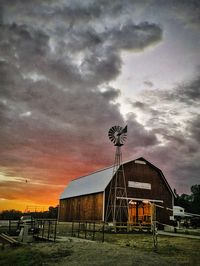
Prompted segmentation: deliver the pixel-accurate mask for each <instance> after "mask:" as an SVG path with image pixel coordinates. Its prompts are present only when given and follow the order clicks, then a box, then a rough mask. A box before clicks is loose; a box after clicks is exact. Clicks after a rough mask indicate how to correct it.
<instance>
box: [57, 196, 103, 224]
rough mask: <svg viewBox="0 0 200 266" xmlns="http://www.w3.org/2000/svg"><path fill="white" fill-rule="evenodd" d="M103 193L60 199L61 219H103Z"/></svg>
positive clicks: (68, 220) (67, 220)
mask: <svg viewBox="0 0 200 266" xmlns="http://www.w3.org/2000/svg"><path fill="white" fill-rule="evenodd" d="M102 213H103V193H96V194H90V195H84V196H79V197H73V198H68V199H63V200H60V212H59V221H66V222H70V221H84V220H87V221H89V220H92V221H101V220H102Z"/></svg>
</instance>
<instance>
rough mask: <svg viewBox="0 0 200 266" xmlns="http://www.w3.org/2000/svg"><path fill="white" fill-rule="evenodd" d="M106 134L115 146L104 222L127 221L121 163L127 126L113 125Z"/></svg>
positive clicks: (126, 203)
mask: <svg viewBox="0 0 200 266" xmlns="http://www.w3.org/2000/svg"><path fill="white" fill-rule="evenodd" d="M108 136H109V138H110V140H111V142H113V143H114V146H116V152H115V160H114V165H113V175H112V180H111V184H110V190H109V194H108V200H107V207H106V215H105V221H106V222H113V225H116V223H121V222H127V220H128V201H127V191H126V181H125V175H124V168H123V164H122V152H121V146H123V145H124V142H125V140H126V137H127V126H125V127H124V128H122V127H120V126H113V127H111V128H110V130H109V131H108Z"/></svg>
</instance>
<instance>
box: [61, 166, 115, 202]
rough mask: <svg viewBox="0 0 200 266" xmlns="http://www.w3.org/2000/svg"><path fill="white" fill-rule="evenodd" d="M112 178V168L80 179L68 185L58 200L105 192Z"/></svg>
mask: <svg viewBox="0 0 200 266" xmlns="http://www.w3.org/2000/svg"><path fill="white" fill-rule="evenodd" d="M112 176H113V167H109V168H106V169H103V170H100V171H98V172H94V173H92V174H89V175H87V176H83V177H80V178H78V179H75V180H73V181H71V182H70V183H69V185H68V186H67V187H66V188H65V190H64V192H63V193H62V194H61V196H60V199H67V198H71V197H76V196H82V195H87V194H92V193H98V192H102V191H104V190H105V188H106V187H107V185H108V184H109V182H110V181H111V179H112Z"/></svg>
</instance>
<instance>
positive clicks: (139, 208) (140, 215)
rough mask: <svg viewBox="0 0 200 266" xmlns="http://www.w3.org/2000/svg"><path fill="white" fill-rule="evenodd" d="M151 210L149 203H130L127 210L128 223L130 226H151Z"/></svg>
mask: <svg viewBox="0 0 200 266" xmlns="http://www.w3.org/2000/svg"><path fill="white" fill-rule="evenodd" d="M151 217H152V209H151V204H150V203H149V202H142V201H140V202H139V201H134V202H133V201H132V202H131V203H130V204H129V209H128V222H129V223H130V224H135V225H137V224H151V219H152V218H151Z"/></svg>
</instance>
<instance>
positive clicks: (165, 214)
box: [105, 161, 173, 223]
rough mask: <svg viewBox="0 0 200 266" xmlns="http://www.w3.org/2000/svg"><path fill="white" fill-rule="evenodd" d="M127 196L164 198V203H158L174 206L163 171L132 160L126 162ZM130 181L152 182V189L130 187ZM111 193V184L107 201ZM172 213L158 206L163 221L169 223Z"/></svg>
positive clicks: (158, 215) (158, 214)
mask: <svg viewBox="0 0 200 266" xmlns="http://www.w3.org/2000/svg"><path fill="white" fill-rule="evenodd" d="M124 171H125V178H126V187H127V196H128V197H130V198H142V199H154V200H155V199H157V200H163V201H164V204H162V203H157V204H158V205H161V206H164V207H168V208H172V205H173V203H172V194H171V192H170V191H169V189H168V187H167V185H166V183H165V181H164V180H163V178H162V176H161V173H160V172H159V171H158V170H157V169H155V168H154V167H152V166H151V165H149V164H148V163H147V164H138V163H134V161H131V162H129V163H126V164H124ZM128 181H135V182H141V183H149V184H151V190H149V189H141V188H132V187H128ZM108 193H109V186H108V187H107V189H106V194H105V202H107V198H108ZM171 215H172V211H168V210H166V209H161V208H157V220H158V221H160V222H162V223H169V216H171Z"/></svg>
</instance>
